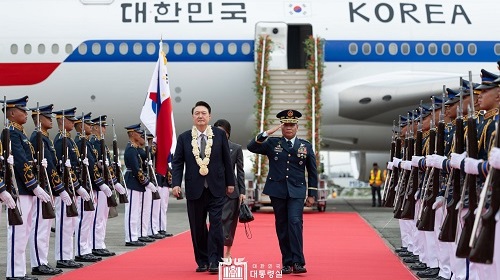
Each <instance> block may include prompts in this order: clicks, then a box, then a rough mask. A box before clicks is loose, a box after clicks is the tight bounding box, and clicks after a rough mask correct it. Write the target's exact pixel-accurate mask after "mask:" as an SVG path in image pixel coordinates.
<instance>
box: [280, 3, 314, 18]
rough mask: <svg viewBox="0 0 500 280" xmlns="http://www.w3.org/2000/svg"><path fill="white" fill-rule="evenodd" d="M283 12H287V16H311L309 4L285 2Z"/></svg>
mask: <svg viewBox="0 0 500 280" xmlns="http://www.w3.org/2000/svg"><path fill="white" fill-rule="evenodd" d="M285 10H286V11H288V12H287V13H288V16H293V17H307V16H309V15H310V14H311V4H310V3H309V2H301V3H295V2H287V3H285Z"/></svg>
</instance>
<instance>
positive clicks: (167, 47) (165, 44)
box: [161, 43, 170, 55]
mask: <svg viewBox="0 0 500 280" xmlns="http://www.w3.org/2000/svg"><path fill="white" fill-rule="evenodd" d="M161 49H162V50H163V52H164V53H165V55H167V54H168V52H169V51H170V45H169V44H167V43H163V45H162V46H161Z"/></svg>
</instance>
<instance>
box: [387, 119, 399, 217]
mask: <svg viewBox="0 0 500 280" xmlns="http://www.w3.org/2000/svg"><path fill="white" fill-rule="evenodd" d="M400 128H401V117H400V118H399V125H398V131H397V132H396V134H397V135H396V139H395V142H396V148H395V152H394V156H395V157H398V158H399V157H401V139H400V137H399V131H400ZM391 160H392V159H391ZM392 175H394V176H393V180H392V184H391V185H390V186H389V190H388V191H387V197H386V200H385V204H384V207H393V206H394V199H395V196H396V183H397V182H398V181H399V168H398V167H397V166H395V165H394V166H393V168H392Z"/></svg>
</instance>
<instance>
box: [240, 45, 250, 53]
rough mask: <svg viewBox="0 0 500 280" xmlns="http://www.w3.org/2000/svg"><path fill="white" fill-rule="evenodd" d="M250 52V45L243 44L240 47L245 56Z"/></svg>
mask: <svg viewBox="0 0 500 280" xmlns="http://www.w3.org/2000/svg"><path fill="white" fill-rule="evenodd" d="M250 51H251V47H250V44H249V43H243V45H241V52H242V53H243V54H245V55H247V54H249V53H250Z"/></svg>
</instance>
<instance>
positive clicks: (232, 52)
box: [227, 43, 238, 55]
mask: <svg viewBox="0 0 500 280" xmlns="http://www.w3.org/2000/svg"><path fill="white" fill-rule="evenodd" d="M227 51H228V52H229V54H230V55H235V54H236V53H237V52H238V46H237V45H236V44H235V43H230V44H229V45H228V46H227Z"/></svg>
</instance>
